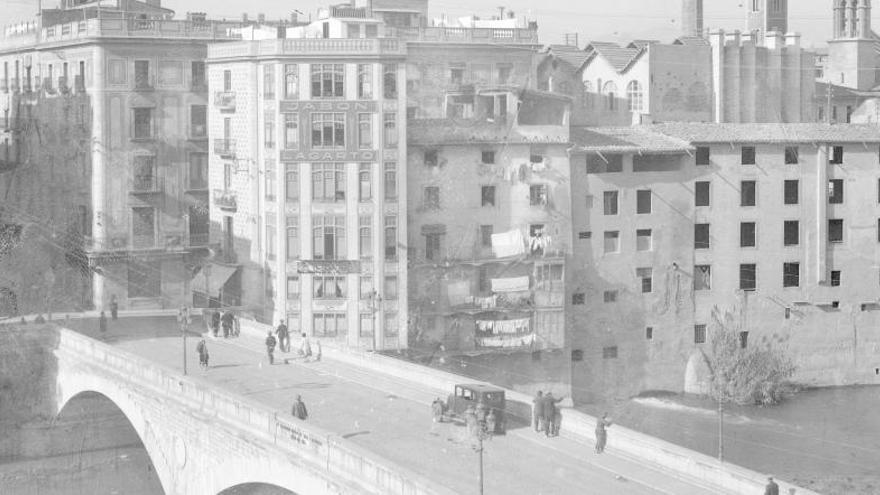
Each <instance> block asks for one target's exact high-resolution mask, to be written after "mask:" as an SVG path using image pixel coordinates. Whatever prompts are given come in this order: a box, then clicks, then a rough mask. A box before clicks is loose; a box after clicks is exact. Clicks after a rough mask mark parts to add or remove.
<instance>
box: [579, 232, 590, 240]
mask: <svg viewBox="0 0 880 495" xmlns="http://www.w3.org/2000/svg"><path fill="white" fill-rule="evenodd" d="M592 238H593V233H592V232H590V231H584V232H578V239H580V240H587V239H592Z"/></svg>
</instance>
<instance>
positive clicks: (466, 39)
mask: <svg viewBox="0 0 880 495" xmlns="http://www.w3.org/2000/svg"><path fill="white" fill-rule="evenodd" d="M390 36H391V37H393V38H399V39H402V40H406V41H429V42H430V41H433V42H451V43H498V44H526V45H537V44H538V32H537V31H536V30H534V29H523V28H503V29H502V28H499V29H496V28H464V27H414V28H395V29H393V30H392V31H391V34H390Z"/></svg>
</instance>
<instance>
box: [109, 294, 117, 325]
mask: <svg viewBox="0 0 880 495" xmlns="http://www.w3.org/2000/svg"><path fill="white" fill-rule="evenodd" d="M118 317H119V303H118V302H117V301H116V294H113V296H112V297H111V298H110V318H113V321H116V319H117V318H118Z"/></svg>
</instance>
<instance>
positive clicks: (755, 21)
mask: <svg viewBox="0 0 880 495" xmlns="http://www.w3.org/2000/svg"><path fill="white" fill-rule="evenodd" d="M745 5H746V32H750V33H756V35H757V36H756V40H757V41H758V42H759V43H761V42H763V40H764V36H765V35H766V34H767V33H769V32H771V31H776V32H779V33H782V34H785V33H787V32H788V0H746V1H745Z"/></svg>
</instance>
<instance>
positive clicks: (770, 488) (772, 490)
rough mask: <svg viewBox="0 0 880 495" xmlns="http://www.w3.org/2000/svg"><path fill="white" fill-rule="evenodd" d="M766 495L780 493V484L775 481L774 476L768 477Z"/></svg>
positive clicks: (777, 494)
mask: <svg viewBox="0 0 880 495" xmlns="http://www.w3.org/2000/svg"><path fill="white" fill-rule="evenodd" d="M764 495H779V485H777V484H776V482H775V481H773V477H772V476H771V477H769V478H767V487H766V488H764Z"/></svg>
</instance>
